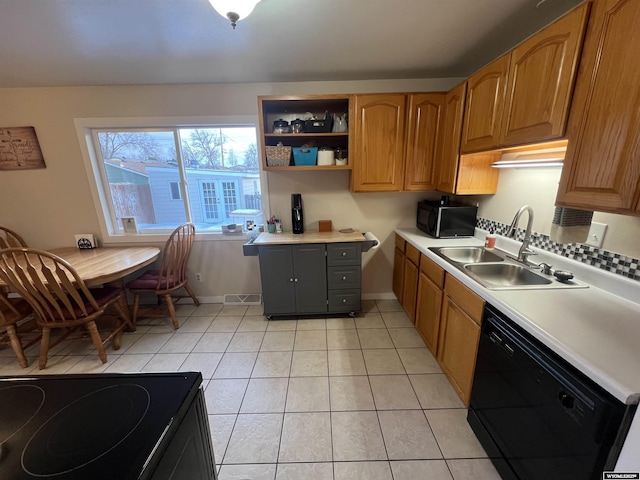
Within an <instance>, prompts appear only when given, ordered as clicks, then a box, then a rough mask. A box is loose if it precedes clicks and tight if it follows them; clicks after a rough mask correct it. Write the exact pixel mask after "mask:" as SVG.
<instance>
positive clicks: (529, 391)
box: [467, 306, 633, 480]
mask: <svg viewBox="0 0 640 480" xmlns="http://www.w3.org/2000/svg"><path fill="white" fill-rule="evenodd" d="M632 414H633V411H632V408H631V407H629V408H627V406H625V405H624V404H623V403H622V402H620V401H618V400H616V399H615V398H614V397H613V396H611V395H610V394H609V393H607V392H606V391H605V390H604V389H602V388H601V387H599V386H598V385H596V384H595V383H594V382H593V381H591V380H590V379H588V378H587V377H586V376H584V375H583V374H582V373H580V372H579V371H578V370H576V369H575V368H574V367H572V366H571V365H569V364H568V363H567V362H566V361H564V360H563V359H561V358H560V357H559V356H557V355H556V354H554V353H553V352H551V351H550V350H549V349H548V348H547V347H545V346H544V345H542V344H541V343H540V342H538V341H537V340H536V339H534V338H533V337H531V336H530V335H529V334H527V333H526V332H524V330H522V329H521V328H520V327H518V326H517V325H514V323H513V322H512V321H511V320H509V319H508V318H506V317H504V316H503V315H502V314H501V313H498V312H497V311H496V310H495V309H494V308H493V307H491V306H487V308H486V309H485V314H484V320H483V326H482V334H481V336H480V344H479V347H478V358H477V361H476V370H475V376H474V380H473V388H472V391H471V403H470V406H469V412H468V415H467V420H468V422H469V424H470V425H471V428H472V429H473V431H474V432H475V434H476V436H477V437H478V439H479V440H480V443H482V445H483V447H484V448H485V450H486V451H487V454H488V455H489V457H490V458H491V460H492V461H493V464H494V465H495V467H496V469H497V470H498V471H499V472H500V475H501V476H502V478H503V479H505V480H516V479H518V480H543V479H544V480H548V479H551V478H552V479H554V480H560V479H566V480H595V479H599V478H602V472H603V471H610V470H613V467H614V466H615V462H616V459H617V457H618V453H619V449H620V448H621V444H622V442H623V441H624V437H625V436H626V432H627V431H628V424H629V422H630V420H631V417H632Z"/></svg>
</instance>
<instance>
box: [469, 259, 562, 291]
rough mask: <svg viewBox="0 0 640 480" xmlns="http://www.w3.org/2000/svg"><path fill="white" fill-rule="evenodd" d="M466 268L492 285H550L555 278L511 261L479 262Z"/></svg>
mask: <svg viewBox="0 0 640 480" xmlns="http://www.w3.org/2000/svg"><path fill="white" fill-rule="evenodd" d="M464 269H465V270H466V271H467V272H468V273H469V274H471V276H473V277H475V278H476V279H477V280H478V281H480V282H481V283H486V284H489V286H491V287H523V286H530V285H531V286H540V285H550V284H551V283H553V280H551V279H550V278H545V277H544V276H542V275H539V274H538V273H535V272H533V271H532V270H530V269H529V268H526V267H522V266H520V265H513V264H510V263H477V264H469V265H465V266H464Z"/></svg>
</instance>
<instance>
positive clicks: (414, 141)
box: [404, 93, 446, 191]
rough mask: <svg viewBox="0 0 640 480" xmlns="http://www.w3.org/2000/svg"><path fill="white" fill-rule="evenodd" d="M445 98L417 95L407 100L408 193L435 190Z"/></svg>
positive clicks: (442, 95)
mask: <svg viewBox="0 0 640 480" xmlns="http://www.w3.org/2000/svg"><path fill="white" fill-rule="evenodd" d="M445 96H446V94H445V93H416V94H411V95H409V97H408V101H409V108H408V121H407V136H406V155H405V171H404V190H405V191H427V190H435V189H436V184H437V178H436V174H437V172H436V166H437V163H438V157H437V155H438V138H439V136H440V128H441V127H440V123H441V119H442V114H443V110H444V102H445Z"/></svg>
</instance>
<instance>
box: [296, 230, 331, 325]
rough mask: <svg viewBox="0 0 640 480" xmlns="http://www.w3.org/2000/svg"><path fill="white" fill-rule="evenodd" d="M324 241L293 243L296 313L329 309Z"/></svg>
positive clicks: (319, 311)
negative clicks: (302, 243)
mask: <svg viewBox="0 0 640 480" xmlns="http://www.w3.org/2000/svg"><path fill="white" fill-rule="evenodd" d="M325 249H326V246H325V244H324V243H311V244H304V245H293V265H294V272H295V276H294V284H295V291H296V297H295V298H296V310H295V311H296V313H299V314H306V313H321V312H326V311H327V261H326V255H325Z"/></svg>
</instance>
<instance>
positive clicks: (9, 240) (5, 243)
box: [0, 226, 27, 250]
mask: <svg viewBox="0 0 640 480" xmlns="http://www.w3.org/2000/svg"><path fill="white" fill-rule="evenodd" d="M26 246H27V242H25V241H24V240H23V239H22V237H21V236H20V235H18V234H17V233H16V232H14V231H13V230H9V229H8V228H6V227H1V226H0V250H2V249H4V248H11V247H26Z"/></svg>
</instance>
